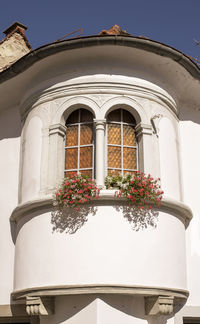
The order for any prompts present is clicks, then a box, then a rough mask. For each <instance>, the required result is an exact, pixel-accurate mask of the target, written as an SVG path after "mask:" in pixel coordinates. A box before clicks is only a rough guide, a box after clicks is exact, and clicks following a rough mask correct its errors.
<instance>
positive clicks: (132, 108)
mask: <svg viewBox="0 0 200 324" xmlns="http://www.w3.org/2000/svg"><path fill="white" fill-rule="evenodd" d="M119 108H121V109H125V110H127V111H129V112H130V113H131V114H132V115H133V117H134V118H135V120H136V125H138V124H148V116H147V114H146V112H145V110H144V108H143V107H142V105H140V104H139V103H138V102H137V101H136V100H134V99H132V98H129V97H125V96H124V97H122V96H119V97H115V98H112V99H109V100H108V101H106V102H105V103H104V105H103V106H102V107H101V118H106V116H107V115H108V114H109V113H110V112H111V111H112V110H115V109H119Z"/></svg>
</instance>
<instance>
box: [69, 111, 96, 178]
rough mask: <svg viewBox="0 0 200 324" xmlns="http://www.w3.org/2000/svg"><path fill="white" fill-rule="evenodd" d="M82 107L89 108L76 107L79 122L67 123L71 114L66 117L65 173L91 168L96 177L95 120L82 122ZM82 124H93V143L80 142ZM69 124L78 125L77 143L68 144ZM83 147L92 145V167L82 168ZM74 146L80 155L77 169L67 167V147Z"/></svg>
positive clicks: (79, 171)
mask: <svg viewBox="0 0 200 324" xmlns="http://www.w3.org/2000/svg"><path fill="white" fill-rule="evenodd" d="M81 109H84V110H88V109H85V108H82V107H80V108H78V109H76V110H78V122H77V123H72V124H67V119H68V118H69V117H70V115H71V114H70V115H69V116H68V118H67V119H66V122H65V126H66V135H65V146H64V150H65V154H64V175H65V174H66V172H77V173H81V171H87V170H91V171H92V178H93V179H94V175H95V131H94V122H93V121H90V122H81ZM76 110H74V111H73V112H75V111H76ZM88 111H89V110H88ZM73 112H72V113H73ZM89 112H90V111H89ZM90 113H91V112H90ZM91 114H92V113H91ZM92 115H93V114H92ZM93 118H94V116H93ZM82 125H91V126H92V143H91V144H80V142H81V141H80V138H81V126H82ZM68 126H69V127H71V126H78V143H77V145H72V146H66V137H67V128H68ZM82 147H92V166H91V167H90V168H80V149H81V148H82ZM72 148H77V155H78V157H77V168H75V169H74V168H73V169H66V168H65V167H66V151H67V149H72Z"/></svg>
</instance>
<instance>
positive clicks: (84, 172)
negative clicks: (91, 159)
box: [80, 170, 92, 178]
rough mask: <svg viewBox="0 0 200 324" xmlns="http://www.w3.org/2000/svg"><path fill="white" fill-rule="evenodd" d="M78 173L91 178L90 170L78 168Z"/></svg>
mask: <svg viewBox="0 0 200 324" xmlns="http://www.w3.org/2000/svg"><path fill="white" fill-rule="evenodd" d="M80 173H81V174H83V175H86V176H88V177H90V178H92V170H80Z"/></svg>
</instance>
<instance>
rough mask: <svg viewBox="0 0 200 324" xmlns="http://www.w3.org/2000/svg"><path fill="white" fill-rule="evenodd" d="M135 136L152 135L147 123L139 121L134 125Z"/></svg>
mask: <svg viewBox="0 0 200 324" xmlns="http://www.w3.org/2000/svg"><path fill="white" fill-rule="evenodd" d="M135 131H136V136H137V137H140V136H141V135H144V134H145V135H152V127H151V125H148V124H142V123H139V124H137V125H136V127H135Z"/></svg>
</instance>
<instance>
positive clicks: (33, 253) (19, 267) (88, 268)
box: [14, 192, 189, 293]
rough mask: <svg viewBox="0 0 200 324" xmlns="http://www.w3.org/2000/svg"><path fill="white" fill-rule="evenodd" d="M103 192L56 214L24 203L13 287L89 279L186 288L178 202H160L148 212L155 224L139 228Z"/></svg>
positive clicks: (88, 282) (83, 283) (82, 283)
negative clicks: (170, 204) (79, 208)
mask: <svg viewBox="0 0 200 324" xmlns="http://www.w3.org/2000/svg"><path fill="white" fill-rule="evenodd" d="M109 195H110V196H111V197H110V198H107V199H106V200H105V199H104V197H102V198H101V199H100V201H99V202H98V205H95V202H94V203H93V205H91V206H87V207H86V212H83V211H82V212H81V211H80V212H79V213H77V212H76V213H72V214H71V211H70V210H69V209H68V210H67V212H66V214H64V215H63V216H61V217H56V214H55V212H53V213H52V212H51V211H50V210H48V209H45V210H44V211H43V212H41V211H39V207H38V208H37V209H38V211H35V212H31V211H29V212H28V210H26V208H24V210H23V212H24V214H23V215H24V217H22V218H21V219H19V221H18V230H17V239H16V255H15V285H14V291H15V292H16V293H17V291H18V292H19V291H23V290H24V291H26V292H27V293H28V291H31V290H32V289H36V288H37V289H38V290H42V289H44V288H45V287H46V288H48V289H50V290H51V289H54V288H55V287H60V288H61V289H62V288H63V289H64V288H66V289H69V288H78V287H82V288H83V287H90V286H92V285H93V286H99V287H101V286H117V287H132V288H134V287H141V288H144V287H146V288H148V287H149V288H151V287H154V288H158V289H159V288H162V289H165V290H181V291H182V290H183V291H185V290H186V289H187V286H186V273H185V269H186V264H185V263H186V260H185V224H184V215H183V214H182V217H181V216H180V215H181V208H180V210H179V211H177V210H176V211H175V209H174V211H173V212H169V211H168V212H167V208H164V209H163V210H162V211H160V212H159V215H158V218H157V217H154V218H153V223H154V222H155V223H154V225H155V226H147V228H144V229H141V224H142V223H141V222H140V221H139V220H138V216H136V214H135V213H133V212H131V211H130V210H128V211H127V206H126V203H123V204H122V205H121V204H119V205H117V201H116V198H113V193H111V194H110V193H109V192H107V196H109ZM38 206H39V205H38ZM168 209H169V208H168ZM183 209H184V208H183ZM94 210H95V215H94V214H93V212H94ZM21 212H22V210H21ZM186 212H187V213H188V214H189V212H188V211H187V210H186ZM16 215H17V213H16ZM18 215H20V211H19V210H18ZM21 215H22V214H21ZM20 217H21V216H20ZM130 218H132V221H131V222H130ZM134 226H136V228H135V230H134V229H133V227H134ZM137 229H139V230H137ZM46 288H45V289H46Z"/></svg>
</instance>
